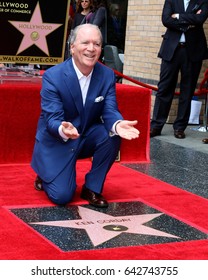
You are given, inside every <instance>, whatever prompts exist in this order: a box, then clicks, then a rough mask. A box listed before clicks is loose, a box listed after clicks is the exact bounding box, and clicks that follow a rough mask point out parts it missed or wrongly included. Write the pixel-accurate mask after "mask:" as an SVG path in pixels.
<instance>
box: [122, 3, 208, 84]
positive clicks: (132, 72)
mask: <svg viewBox="0 0 208 280" xmlns="http://www.w3.org/2000/svg"><path fill="white" fill-rule="evenodd" d="M163 4H164V0H129V1H128V12H127V29H126V43H125V61H124V74H126V75H128V76H131V77H133V78H136V79H138V80H140V81H142V82H145V83H149V84H153V85H157V82H158V78H159V68H160V62H161V60H160V59H159V58H158V57H157V53H158V50H159V48H160V44H161V41H162V38H161V35H162V34H163V33H164V31H165V27H164V26H163V25H162V22H161V13H162V8H163ZM204 27H205V33H206V36H207V40H208V21H207V22H206V23H205V25H204ZM207 67H208V60H206V61H204V63H203V67H202V71H201V75H200V77H201V76H202V73H204V70H205V68H207ZM124 83H127V82H126V81H124Z"/></svg>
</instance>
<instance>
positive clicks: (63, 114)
mask: <svg viewBox="0 0 208 280" xmlns="http://www.w3.org/2000/svg"><path fill="white" fill-rule="evenodd" d="M101 46H102V35H101V32H100V30H99V28H98V27H97V26H96V25H92V24H82V25H79V26H77V27H76V28H75V30H74V31H73V34H72V36H71V54H72V58H70V59H67V60H65V61H64V62H62V63H60V64H58V65H56V66H53V67H51V68H50V69H48V70H47V71H46V72H45V73H44V75H43V81H42V89H41V106H42V111H41V115H40V118H39V122H38V128H37V133H36V142H35V146H34V151H33V156H32V163H31V165H32V168H33V169H34V171H35V172H36V173H37V174H38V177H37V179H36V181H35V187H36V188H37V187H38V188H39V187H40V186H42V187H43V189H44V191H45V192H46V193H47V195H48V197H49V199H50V200H51V201H52V202H54V203H55V204H59V205H64V204H66V203H68V202H70V201H71V200H72V198H73V195H74V192H75V190H76V162H77V160H78V159H82V158H89V157H92V158H93V160H92V166H91V169H90V171H89V172H88V173H87V174H86V176H85V184H84V186H83V188H82V192H81V197H82V198H83V199H85V200H87V201H88V202H89V203H90V204H91V205H93V206H95V207H107V206H108V202H107V201H106V200H105V198H104V197H103V196H102V194H101V193H102V190H103V185H104V182H105V178H106V175H107V173H108V171H109V170H110V168H111V166H112V164H113V163H114V161H115V159H116V157H117V154H118V151H119V149H120V143H121V138H124V139H127V140H131V139H134V138H137V137H138V136H139V131H138V130H137V129H136V128H135V127H134V125H136V124H137V121H136V120H135V121H128V120H123V117H122V115H121V114H120V112H119V111H118V106H117V101H116V93H115V75H114V72H113V70H112V69H110V68H108V67H106V66H104V65H102V64H101V63H99V62H98V58H99V56H100V53H101ZM40 178H41V179H40Z"/></svg>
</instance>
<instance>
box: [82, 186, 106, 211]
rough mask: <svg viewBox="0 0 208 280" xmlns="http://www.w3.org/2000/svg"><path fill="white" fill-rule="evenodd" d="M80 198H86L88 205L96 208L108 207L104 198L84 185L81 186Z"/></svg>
mask: <svg viewBox="0 0 208 280" xmlns="http://www.w3.org/2000/svg"><path fill="white" fill-rule="evenodd" d="M81 198H82V199H85V200H87V201H88V202H89V204H90V205H93V206H95V207H98V208H106V207H108V202H107V200H105V198H104V197H103V196H102V195H101V194H99V193H95V192H93V191H91V190H89V189H88V188H86V187H85V186H83V188H82V192H81Z"/></svg>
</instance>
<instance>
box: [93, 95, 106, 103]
mask: <svg viewBox="0 0 208 280" xmlns="http://www.w3.org/2000/svg"><path fill="white" fill-rule="evenodd" d="M103 99H104V97H103V96H98V97H97V98H95V102H101V101H103Z"/></svg>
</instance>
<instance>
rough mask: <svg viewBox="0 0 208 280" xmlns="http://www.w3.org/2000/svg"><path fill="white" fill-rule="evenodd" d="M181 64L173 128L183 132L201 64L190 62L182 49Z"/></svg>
mask: <svg viewBox="0 0 208 280" xmlns="http://www.w3.org/2000/svg"><path fill="white" fill-rule="evenodd" d="M183 50H184V51H183V60H184V61H183V63H182V66H181V83H180V95H179V103H178V113H177V117H176V120H175V122H174V124H173V128H174V129H176V130H183V131H184V130H185V129H186V127H187V125H188V121H189V116H190V110H191V100H192V97H193V95H194V92H195V88H196V85H197V81H198V77H199V74H200V70H201V66H202V62H190V61H189V60H188V57H187V54H186V50H185V48H184V49H183Z"/></svg>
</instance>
